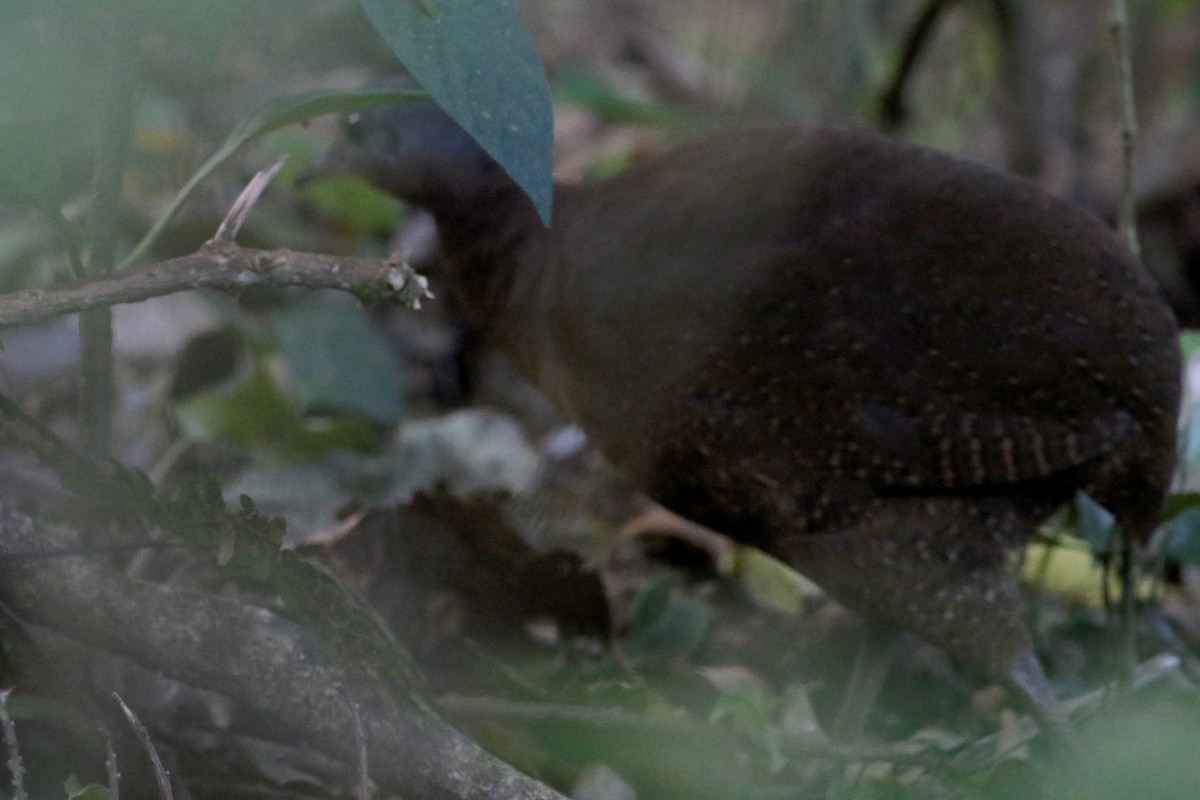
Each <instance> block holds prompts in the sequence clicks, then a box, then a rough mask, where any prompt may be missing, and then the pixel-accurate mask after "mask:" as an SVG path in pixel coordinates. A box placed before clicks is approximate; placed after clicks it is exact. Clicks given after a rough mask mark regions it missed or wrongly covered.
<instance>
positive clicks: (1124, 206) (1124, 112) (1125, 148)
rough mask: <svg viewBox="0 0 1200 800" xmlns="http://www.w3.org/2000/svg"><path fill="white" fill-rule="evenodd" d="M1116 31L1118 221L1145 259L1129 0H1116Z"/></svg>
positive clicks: (1135, 250) (1136, 253) (1137, 255)
mask: <svg viewBox="0 0 1200 800" xmlns="http://www.w3.org/2000/svg"><path fill="white" fill-rule="evenodd" d="M1112 34H1113V39H1114V40H1115V42H1116V46H1117V61H1118V63H1119V64H1120V68H1121V158H1122V166H1121V209H1120V215H1119V217H1118V221H1117V225H1118V229H1119V231H1120V233H1121V236H1123V237H1124V238H1125V243H1126V245H1128V247H1129V252H1131V253H1132V254H1133V257H1134V258H1135V259H1136V260H1138V261H1141V259H1142V247H1141V244H1140V242H1139V241H1138V233H1137V209H1136V206H1135V197H1134V194H1133V154H1134V149H1135V145H1136V143H1137V132H1138V127H1137V110H1136V108H1135V106H1134V102H1133V58H1132V56H1131V55H1130V44H1129V14H1128V12H1127V11H1126V8H1125V0H1112Z"/></svg>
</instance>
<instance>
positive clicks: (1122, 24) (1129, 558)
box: [1112, 0, 1142, 687]
mask: <svg viewBox="0 0 1200 800" xmlns="http://www.w3.org/2000/svg"><path fill="white" fill-rule="evenodd" d="M1112 35H1113V41H1114V44H1115V45H1116V52H1117V63H1118V64H1119V65H1120V70H1121V160H1122V164H1121V204H1120V211H1119V213H1118V218H1117V228H1118V232H1119V233H1120V234H1121V236H1122V238H1124V239H1125V244H1126V246H1127V247H1128V248H1129V252H1130V254H1131V255H1132V256H1133V258H1134V260H1135V261H1138V262H1140V261H1141V260H1142V248H1141V244H1140V242H1139V241H1138V232H1137V209H1136V204H1135V197H1134V188H1133V176H1134V164H1133V157H1134V149H1135V145H1136V143H1137V133H1138V129H1137V113H1136V108H1135V106H1134V101H1133V58H1132V56H1131V54H1130V51H1131V48H1130V44H1129V12H1128V9H1127V8H1126V5H1125V0H1112ZM1120 533H1121V539H1120V542H1119V547H1120V552H1119V553H1118V561H1117V570H1118V576H1119V578H1120V583H1121V608H1120V618H1121V650H1122V658H1121V684H1122V685H1123V686H1126V687H1128V686H1129V685H1130V681H1131V679H1132V675H1133V670H1134V667H1135V665H1136V664H1137V624H1136V623H1137V589H1136V585H1137V576H1136V569H1135V555H1136V547H1135V544H1134V541H1133V537H1132V534H1131V533H1130V532H1129V531H1127V530H1124V529H1122V530H1121V532H1120Z"/></svg>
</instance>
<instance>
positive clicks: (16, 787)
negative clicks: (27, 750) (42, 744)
mask: <svg viewBox="0 0 1200 800" xmlns="http://www.w3.org/2000/svg"><path fill="white" fill-rule="evenodd" d="M11 692H12V689H5V690H4V691H2V692H0V730H3V731H4V745H5V747H6V748H7V749H8V771H9V772H10V773H11V774H12V785H13V800H29V795H28V794H26V793H25V764H24V762H22V761H21V748H20V747H19V746H18V745H17V726H16V725H14V724H13V721H12V717H10V716H9V715H8V695H9V694H10V693H11Z"/></svg>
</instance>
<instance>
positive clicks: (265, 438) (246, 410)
mask: <svg viewBox="0 0 1200 800" xmlns="http://www.w3.org/2000/svg"><path fill="white" fill-rule="evenodd" d="M175 415H176V418H177V419H178V420H179V424H180V427H181V428H182V429H183V431H184V433H185V434H187V436H189V437H190V438H192V439H194V440H196V441H200V442H212V441H220V440H224V441H231V442H234V443H237V444H240V445H243V446H247V447H263V448H266V449H268V450H269V451H271V452H274V453H276V454H278V455H279V456H281V457H283V458H290V459H304V458H313V457H315V456H318V455H321V454H323V453H328V452H331V451H334V450H357V451H361V450H367V449H369V448H370V447H371V446H372V444H373V442H374V439H373V437H372V433H371V430H370V427H369V426H368V425H366V424H365V423H364V422H363V421H362V420H361V419H356V418H349V417H335V418H333V419H329V420H319V421H317V423H316V424H315V425H314V427H309V426H308V425H306V420H305V419H304V416H303V414H302V413H301V411H300V409H299V408H297V407H295V406H293V405H292V404H291V403H289V402H288V399H287V398H286V397H285V396H284V395H283V394H282V393H281V392H280V390H279V387H278V386H276V385H275V383H274V381H272V380H271V378H270V377H269V376H268V375H266V373H265V372H262V371H260V372H259V373H258V374H256V375H254V376H253V377H252V378H251V379H250V380H248V381H246V382H245V383H243V384H241V385H240V386H238V387H237V388H235V389H234V390H233V391H232V392H204V393H201V394H198V395H196V396H194V397H192V398H190V399H188V400H187V401H185V402H183V403H180V404H179V405H177V406H176V407H175Z"/></svg>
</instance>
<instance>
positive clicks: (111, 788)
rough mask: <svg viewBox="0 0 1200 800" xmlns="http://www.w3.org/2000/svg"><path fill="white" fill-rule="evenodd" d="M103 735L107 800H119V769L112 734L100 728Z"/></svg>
mask: <svg viewBox="0 0 1200 800" xmlns="http://www.w3.org/2000/svg"><path fill="white" fill-rule="evenodd" d="M100 732H101V733H102V734H104V771H105V772H106V773H107V774H108V800H121V768H120V766H118V764H117V751H116V750H114V749H113V743H112V734H111V733H109V732H108V729H107V728H101V729H100Z"/></svg>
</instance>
